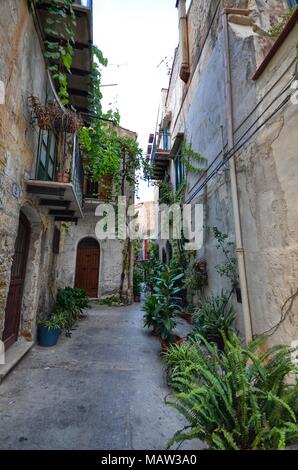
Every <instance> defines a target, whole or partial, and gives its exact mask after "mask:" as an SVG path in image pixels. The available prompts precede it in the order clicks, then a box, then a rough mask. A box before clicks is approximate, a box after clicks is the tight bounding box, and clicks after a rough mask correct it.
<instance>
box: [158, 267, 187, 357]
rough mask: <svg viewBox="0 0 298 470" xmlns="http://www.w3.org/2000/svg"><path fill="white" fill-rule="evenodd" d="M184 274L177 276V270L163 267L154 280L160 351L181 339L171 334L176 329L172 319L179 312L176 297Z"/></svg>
mask: <svg viewBox="0 0 298 470" xmlns="http://www.w3.org/2000/svg"><path fill="white" fill-rule="evenodd" d="M183 277H184V274H182V273H179V274H177V270H176V269H173V268H172V267H170V266H165V267H164V270H163V271H162V272H161V273H159V275H158V276H157V277H156V278H155V287H154V295H155V296H156V298H157V300H158V303H159V310H158V316H157V324H158V334H159V336H160V339H161V347H162V350H163V351H165V350H167V349H168V347H169V345H170V344H171V343H173V342H181V338H179V337H177V335H175V334H174V333H173V330H174V328H175V327H176V322H175V320H174V317H175V316H176V315H177V314H178V313H180V312H181V307H180V306H179V305H178V303H179V300H181V298H180V297H179V296H178V294H179V292H181V290H182V288H181V286H180V285H179V284H180V281H181V279H182V278H183Z"/></svg>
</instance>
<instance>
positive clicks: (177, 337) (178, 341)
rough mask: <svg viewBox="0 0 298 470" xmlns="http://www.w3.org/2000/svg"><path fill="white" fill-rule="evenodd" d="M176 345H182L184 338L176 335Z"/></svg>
mask: <svg viewBox="0 0 298 470" xmlns="http://www.w3.org/2000/svg"><path fill="white" fill-rule="evenodd" d="M175 343H176V344H182V343H183V338H180V336H178V335H176V337H175Z"/></svg>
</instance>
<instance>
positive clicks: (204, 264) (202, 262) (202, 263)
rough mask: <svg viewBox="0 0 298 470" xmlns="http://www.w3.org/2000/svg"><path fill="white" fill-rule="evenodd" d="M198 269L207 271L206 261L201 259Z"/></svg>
mask: <svg viewBox="0 0 298 470" xmlns="http://www.w3.org/2000/svg"><path fill="white" fill-rule="evenodd" d="M197 267H198V269H202V270H203V269H206V267H207V262H206V261H205V260H204V259H201V260H199V261H198V262H197Z"/></svg>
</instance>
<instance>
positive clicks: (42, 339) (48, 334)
mask: <svg viewBox="0 0 298 470" xmlns="http://www.w3.org/2000/svg"><path fill="white" fill-rule="evenodd" d="M59 335H60V328H55V329H50V330H49V328H48V327H46V326H39V327H38V330H37V340H38V344H39V346H42V347H43V348H50V347H51V346H55V345H56V344H57V341H58V338H59Z"/></svg>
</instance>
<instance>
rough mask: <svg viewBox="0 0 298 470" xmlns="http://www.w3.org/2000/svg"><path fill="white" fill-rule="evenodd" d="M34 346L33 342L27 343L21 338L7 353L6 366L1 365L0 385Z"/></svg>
mask: <svg viewBox="0 0 298 470" xmlns="http://www.w3.org/2000/svg"><path fill="white" fill-rule="evenodd" d="M33 344H34V342H33V341H26V340H25V339H24V338H19V339H18V341H16V342H15V343H14V344H13V345H12V346H11V347H10V348H9V349H8V350H7V351H6V352H5V364H3V365H1V364H0V384H1V382H2V380H3V379H4V378H5V377H6V376H7V374H9V372H11V370H12V369H13V368H14V367H15V366H16V365H17V364H18V363H19V362H20V360H21V359H22V358H23V357H24V356H25V354H27V352H28V351H30V349H31V348H32V346H33Z"/></svg>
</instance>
